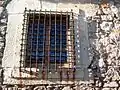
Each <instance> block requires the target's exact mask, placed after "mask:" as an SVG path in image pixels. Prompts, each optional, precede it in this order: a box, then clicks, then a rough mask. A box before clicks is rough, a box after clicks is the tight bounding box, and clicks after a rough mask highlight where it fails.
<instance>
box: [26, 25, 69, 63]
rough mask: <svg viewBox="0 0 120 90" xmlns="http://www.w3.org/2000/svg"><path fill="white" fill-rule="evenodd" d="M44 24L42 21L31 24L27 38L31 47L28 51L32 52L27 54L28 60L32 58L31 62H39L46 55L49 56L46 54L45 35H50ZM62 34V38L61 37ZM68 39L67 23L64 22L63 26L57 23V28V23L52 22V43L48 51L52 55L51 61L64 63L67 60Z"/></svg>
mask: <svg viewBox="0 0 120 90" xmlns="http://www.w3.org/2000/svg"><path fill="white" fill-rule="evenodd" d="M44 26H45V25H44V24H42V23H41V24H39V25H38V23H34V24H29V27H28V39H27V44H28V47H27V48H29V49H27V52H30V53H29V54H28V55H27V59H28V60H29V59H31V62H36V60H37V62H42V61H43V60H44V58H45V56H47V55H45V51H44V50H45V37H48V35H45V30H44ZM61 28H62V29H61ZM55 31H56V32H55ZM55 33H56V35H55ZM60 35H61V37H62V38H60ZM55 37H56V38H55ZM37 40H38V41H37ZM66 41H67V38H66V24H62V25H61V26H60V24H56V29H55V24H53V23H52V24H51V29H50V45H49V47H50V50H49V52H48V53H49V56H50V57H49V60H50V62H52V63H54V62H55V60H56V62H57V63H60V62H62V63H63V62H66V61H67V51H66V45H67V42H66ZM55 42H56V44H55ZM31 46H32V47H31ZM36 48H38V49H36ZM55 48H56V49H55ZM60 48H61V50H60Z"/></svg>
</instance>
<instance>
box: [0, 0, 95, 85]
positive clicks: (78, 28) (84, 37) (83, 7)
mask: <svg viewBox="0 0 120 90" xmlns="http://www.w3.org/2000/svg"><path fill="white" fill-rule="evenodd" d="M25 7H26V8H27V9H32V10H35V9H36V10H40V9H42V10H43V11H44V10H45V9H46V10H48V11H49V10H52V11H56V10H57V11H63V12H65V11H71V9H73V12H74V19H75V33H76V35H75V36H76V58H77V60H76V62H77V68H82V69H80V70H78V72H76V77H78V78H82V79H83V80H88V72H87V69H84V68H87V66H88V65H89V60H88V46H89V45H88V44H89V43H88V31H87V23H86V19H85V17H87V16H93V15H94V14H95V12H96V6H95V5H93V4H80V3H74V0H73V1H72V2H67V3H62V2H60V1H59V2H58V3H55V1H53V2H52V0H51V1H49V0H48V1H47V0H46V1H42V6H41V3H40V1H39V0H12V1H11V2H10V3H9V4H8V6H7V10H8V24H7V35H6V47H5V51H4V56H3V59H2V66H3V67H4V70H5V71H4V84H7V83H8V84H18V83H19V81H17V80H15V79H12V78H11V75H12V74H13V71H15V69H16V68H18V67H19V66H20V64H19V61H20V49H21V45H20V44H21V37H22V35H21V33H22V28H23V27H22V24H23V14H24V9H25ZM41 7H42V8H41ZM15 74H16V75H18V72H17V73H16V72H15ZM24 83H26V84H30V83H32V84H35V83H40V81H35V80H34V81H24Z"/></svg>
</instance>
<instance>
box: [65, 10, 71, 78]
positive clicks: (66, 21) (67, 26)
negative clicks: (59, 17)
mask: <svg viewBox="0 0 120 90" xmlns="http://www.w3.org/2000/svg"><path fill="white" fill-rule="evenodd" d="M67 37H68V11H67V14H66V39H67ZM66 43H67V41H66ZM67 44H68V43H67ZM66 46H67V45H66ZM67 53H69V51H68V52H67ZM68 64H69V67H68V70H67V80H69V68H70V60H69V61H68Z"/></svg>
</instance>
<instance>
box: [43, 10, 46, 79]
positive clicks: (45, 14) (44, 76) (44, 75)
mask: <svg viewBox="0 0 120 90" xmlns="http://www.w3.org/2000/svg"><path fill="white" fill-rule="evenodd" d="M43 30H44V34H43V35H44V37H43V39H44V40H43V53H44V57H43V60H42V79H45V70H44V69H45V64H44V63H45V38H46V34H45V32H46V10H45V16H44V29H43Z"/></svg>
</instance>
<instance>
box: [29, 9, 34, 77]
mask: <svg viewBox="0 0 120 90" xmlns="http://www.w3.org/2000/svg"><path fill="white" fill-rule="evenodd" d="M34 15H35V11H34V13H33V17H32V34H31V41H30V75H31V73H32V71H31V68H32V60H31V59H32V48H33V47H32V41H33V30H34V19H35V18H34V17H35V16H34Z"/></svg>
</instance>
